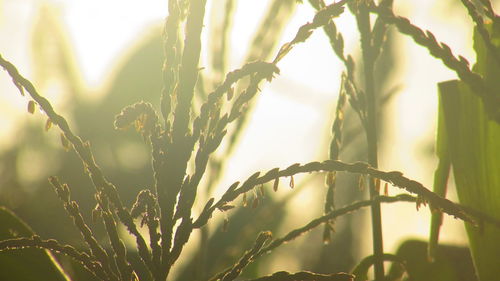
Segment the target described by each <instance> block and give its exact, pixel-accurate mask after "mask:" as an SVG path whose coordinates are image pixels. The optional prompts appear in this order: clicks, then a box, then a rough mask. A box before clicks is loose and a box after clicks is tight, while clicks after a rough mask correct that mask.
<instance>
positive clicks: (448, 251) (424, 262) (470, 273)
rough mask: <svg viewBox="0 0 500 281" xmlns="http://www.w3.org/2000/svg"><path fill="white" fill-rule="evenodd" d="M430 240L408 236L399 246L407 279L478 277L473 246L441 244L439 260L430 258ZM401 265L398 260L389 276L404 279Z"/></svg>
mask: <svg viewBox="0 0 500 281" xmlns="http://www.w3.org/2000/svg"><path fill="white" fill-rule="evenodd" d="M427 247H428V244H427V242H424V241H418V240H406V241H404V242H403V243H402V244H401V246H399V248H398V250H397V252H396V256H398V257H399V258H400V259H402V260H403V261H404V265H405V269H406V272H407V275H408V276H406V277H404V278H403V279H402V280H405V281H474V280H476V277H475V275H474V267H473V265H472V260H471V256H470V253H469V250H468V249H467V248H465V247H456V246H449V245H445V246H443V245H439V246H438V247H437V248H436V256H435V257H436V260H435V262H429V260H428V259H427ZM400 276H401V266H400V265H399V264H394V265H393V266H392V267H391V268H390V270H389V272H388V278H387V279H388V280H400V279H399V277H400ZM492 280H493V279H492Z"/></svg>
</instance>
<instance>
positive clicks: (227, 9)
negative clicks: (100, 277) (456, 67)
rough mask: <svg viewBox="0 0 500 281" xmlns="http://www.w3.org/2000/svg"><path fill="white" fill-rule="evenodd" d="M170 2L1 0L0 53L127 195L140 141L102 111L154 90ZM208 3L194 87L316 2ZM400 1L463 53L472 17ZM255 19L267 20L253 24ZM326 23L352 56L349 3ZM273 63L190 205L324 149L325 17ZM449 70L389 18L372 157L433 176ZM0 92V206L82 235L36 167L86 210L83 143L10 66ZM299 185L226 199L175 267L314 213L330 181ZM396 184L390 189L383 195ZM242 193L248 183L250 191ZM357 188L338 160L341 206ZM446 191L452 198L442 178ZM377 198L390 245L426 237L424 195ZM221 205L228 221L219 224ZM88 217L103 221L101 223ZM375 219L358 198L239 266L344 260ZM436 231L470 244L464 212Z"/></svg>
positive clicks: (194, 274) (334, 74) (342, 265)
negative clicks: (62, 131) (32, 95)
mask: <svg viewBox="0 0 500 281" xmlns="http://www.w3.org/2000/svg"><path fill="white" fill-rule="evenodd" d="M304 2H307V1H304ZM167 3H168V2H167V1H155V0H151V1H136V0H121V1H117V0H116V1H115V0H108V1H97V0H88V1H76V0H45V1H42V0H0V53H1V54H2V56H3V57H4V58H5V59H7V60H10V61H11V62H12V63H14V64H15V65H16V66H17V67H18V69H19V71H20V73H21V74H23V75H25V76H26V77H27V78H29V79H30V80H31V81H33V82H34V84H35V86H36V87H37V89H38V90H39V92H40V93H42V95H44V96H45V97H47V98H48V99H49V100H50V101H51V102H52V104H53V105H54V107H55V109H56V111H57V112H59V113H61V114H62V115H64V116H65V117H66V118H67V120H68V121H69V123H70V125H71V127H72V128H73V129H74V130H75V131H76V132H77V133H78V134H79V135H80V136H81V137H82V138H83V139H84V140H89V141H90V142H91V144H92V148H93V151H94V155H95V156H96V158H97V159H96V160H97V163H98V164H99V165H100V166H101V168H102V169H103V171H104V172H105V175H106V176H107V177H108V179H110V180H111V181H112V182H113V183H115V184H116V185H117V186H118V187H119V191H120V193H121V195H122V198H123V200H124V201H125V202H126V204H127V206H131V204H132V203H133V200H134V199H135V195H136V194H137V192H138V191H139V190H141V189H144V188H147V187H150V186H151V185H152V182H153V178H152V173H151V164H150V158H149V147H148V145H147V144H145V143H144V142H143V140H142V138H141V137H140V136H139V135H138V134H136V133H135V132H133V130H130V131H127V132H124V131H116V130H114V129H113V120H114V116H115V115H116V114H118V113H119V112H120V111H121V109H122V108H123V107H125V106H127V105H129V104H132V103H134V102H137V101H140V100H144V101H149V102H151V103H153V104H154V105H155V106H157V105H158V104H159V94H160V91H161V87H162V81H161V79H162V78H161V69H162V63H163V50H162V38H161V34H162V24H163V21H164V19H165V17H166V15H167V14H168V13H167ZM208 6H209V7H210V8H209V9H208V10H207V13H208V15H207V16H206V20H205V26H206V28H205V31H204V34H203V39H204V40H203V42H204V43H203V44H204V45H203V48H204V54H203V55H202V62H201V65H200V67H203V68H204V69H203V70H202V72H201V74H202V78H203V79H202V80H200V81H201V82H200V86H199V87H198V91H199V92H200V93H199V95H198V97H199V98H200V99H199V100H201V98H202V97H203V94H204V93H205V94H206V92H210V91H211V90H212V89H213V88H214V85H216V84H217V83H218V82H220V80H221V79H222V77H223V76H222V75H223V73H226V72H227V71H230V70H233V69H236V68H240V67H241V66H242V65H243V64H244V63H245V62H246V61H252V60H257V59H262V60H270V59H272V58H273V57H274V55H275V54H276V52H277V49H278V48H279V46H281V45H282V44H283V43H285V42H288V41H290V40H291V39H293V37H294V36H295V33H296V31H297V30H298V28H299V27H300V26H301V25H302V24H304V23H306V22H308V21H310V20H312V17H313V15H314V10H313V9H312V8H311V7H310V5H309V4H307V3H304V4H296V3H295V1H289V0H286V1H285V0H283V1H279V0H255V1H235V0H234V1H233V0H213V1H208ZM497 7H498V5H497ZM273 9H274V10H273ZM497 10H498V9H497ZM395 12H396V14H398V15H402V16H405V17H408V18H410V19H411V21H412V22H413V23H415V24H416V25H417V26H419V27H421V28H422V29H429V30H431V31H432V32H433V33H434V34H435V35H436V38H438V40H439V41H443V42H445V43H446V44H448V45H449V46H450V47H451V49H452V50H453V51H454V53H455V54H460V55H462V56H464V57H466V58H467V59H468V60H469V61H470V62H471V63H473V62H474V60H475V57H474V56H475V55H474V52H473V49H472V27H473V25H472V23H471V20H470V18H469V16H468V15H467V12H466V10H465V9H464V8H463V7H462V6H461V5H460V1H458V0H446V1H431V0H421V1H416V2H415V1H395ZM228 15H231V16H228ZM266 18H267V19H268V20H271V22H269V21H267V22H266V24H265V25H263V24H262V22H263V21H264V19H266ZM224 21H226V22H227V21H229V23H230V25H229V26H230V29H229V30H227V31H224V30H222V29H221V26H223V25H224ZM335 22H336V24H337V27H338V29H339V31H340V32H341V33H342V35H343V36H344V40H345V45H346V49H345V50H346V51H345V52H346V54H351V55H352V56H353V57H354V58H357V57H359V38H358V35H357V29H356V25H355V21H354V18H353V17H352V15H350V14H349V13H344V14H343V15H342V16H341V17H340V18H338V19H337V20H336V21H335ZM262 26H264V27H262ZM221 34H225V36H227V40H228V41H227V42H228V43H227V45H226V46H222V47H221V46H220V43H218V42H220V40H221V39H220V38H221V36H222V35H221ZM278 66H279V67H280V69H281V74H280V75H279V76H278V77H277V78H276V79H275V80H273V81H272V82H271V83H267V82H266V83H265V84H263V85H262V92H261V94H260V95H259V96H258V97H257V98H256V99H255V100H254V103H253V104H252V105H251V106H250V108H249V110H250V114H249V115H248V118H247V119H246V120H245V122H242V123H241V126H238V127H234V128H232V129H231V130H233V131H238V132H240V133H239V134H237V135H238V137H237V138H236V141H235V144H234V147H233V145H231V144H230V143H226V144H225V145H223V148H222V149H220V151H218V152H217V153H216V160H215V161H213V163H212V168H211V170H210V171H211V174H212V176H211V177H210V179H209V180H207V182H206V183H205V186H206V188H205V189H204V190H202V191H201V195H200V196H199V197H198V202H197V205H198V207H199V208H201V207H202V206H203V205H204V203H205V202H206V200H207V198H209V196H218V195H220V194H221V193H222V192H223V191H224V190H225V189H227V187H228V186H229V185H230V184H231V183H233V182H234V181H237V180H243V179H245V178H247V177H248V176H250V175H251V174H253V173H254V172H255V171H266V170H268V169H271V168H274V167H282V168H284V167H287V166H289V165H291V164H293V163H307V162H310V161H321V160H324V159H327V158H328V147H329V142H330V137H331V134H330V128H331V125H332V122H333V116H334V110H335V106H336V101H337V96H338V91H339V85H340V75H341V73H342V71H343V69H344V67H343V65H342V63H341V62H340V61H339V60H338V58H337V57H336V56H335V55H334V53H333V52H332V50H331V48H330V46H329V42H328V39H327V37H326V36H325V35H324V33H323V31H322V30H317V31H316V32H315V33H314V34H313V35H312V37H311V38H310V39H309V40H308V41H306V42H305V43H302V44H300V45H298V46H297V47H296V48H295V49H294V50H293V51H292V52H291V53H290V54H288V55H287V56H286V57H285V58H284V59H283V60H282V61H281V62H280V63H279V65H278ZM455 78H456V76H455V73H454V72H452V71H450V70H448V69H447V68H446V67H444V66H443V65H442V63H441V62H440V61H438V60H436V59H434V58H433V57H431V56H430V55H429V54H428V52H427V51H426V50H425V49H424V48H422V47H420V46H417V45H416V44H415V43H414V42H413V41H412V40H411V39H409V38H407V37H404V36H402V35H399V34H397V32H396V31H395V30H394V29H392V28H391V29H390V31H389V33H388V44H387V47H386V48H385V49H384V53H383V54H382V56H381V58H380V61H379V64H378V66H377V81H378V82H379V85H378V92H379V93H380V99H382V100H384V102H383V103H382V104H381V106H380V110H379V115H380V124H379V128H380V138H379V144H380V151H379V159H380V165H379V167H380V169H381V170H386V171H389V170H398V171H402V172H403V173H404V174H405V175H406V176H407V177H409V178H411V179H415V180H417V181H419V182H421V183H423V184H424V185H425V186H427V187H429V188H430V187H431V186H432V179H433V178H432V174H433V172H434V169H435V167H436V158H435V156H434V135H435V128H436V110H437V90H436V89H437V88H436V83H438V82H440V81H445V80H449V79H455ZM0 91H1V93H2V94H1V95H0V128H1V129H0V205H3V206H6V207H8V208H10V209H12V210H13V211H14V212H15V213H16V214H18V215H19V216H20V217H21V218H22V219H24V220H25V221H26V222H27V223H28V224H29V225H30V226H31V227H32V228H33V230H34V231H35V232H36V233H38V234H39V235H40V236H42V237H43V238H56V239H59V240H61V241H63V242H64V243H71V244H74V245H80V246H83V242H82V240H81V239H80V236H79V234H78V233H77V232H76V230H75V229H74V227H73V224H72V222H71V221H70V220H69V219H68V218H67V217H66V214H65V212H64V210H63V208H62V205H61V204H60V203H59V201H58V200H57V198H56V196H55V193H54V192H53V191H52V188H51V187H50V185H49V184H48V182H47V178H48V176H51V175H57V176H59V177H60V178H61V180H62V181H64V182H67V183H68V184H69V185H70V188H71V190H72V194H73V198H75V200H77V201H78V202H79V204H80V207H81V208H82V210H83V212H84V214H86V215H88V216H87V217H86V220H87V221H88V222H89V223H90V221H91V219H90V213H91V210H92V209H93V207H94V205H95V202H94V199H93V188H92V185H91V183H90V181H89V180H88V178H87V177H86V176H85V174H84V172H83V167H82V165H81V163H80V162H79V160H78V157H77V156H76V155H75V154H74V152H72V151H69V152H66V151H65V150H64V149H63V148H62V146H61V144H60V136H59V132H58V130H57V129H55V128H53V129H51V130H49V131H48V132H45V130H44V127H45V121H46V118H45V116H44V113H43V112H40V110H37V111H36V112H35V114H34V115H31V114H28V113H27V112H26V107H27V103H28V99H27V98H26V97H22V96H21V95H20V94H19V93H18V91H17V89H16V88H15V87H14V85H13V84H12V82H11V80H10V77H9V76H8V75H7V73H2V74H0ZM347 107H348V106H347ZM345 115H346V116H345V118H346V121H345V124H344V139H343V144H342V151H341V154H340V159H341V160H343V161H346V162H354V161H364V160H365V154H366V151H365V148H364V147H365V136H364V133H363V131H362V129H361V127H360V123H359V120H358V118H357V115H356V114H355V113H354V114H353V112H352V110H350V109H347V110H346V112H345ZM295 186H296V188H295V189H294V190H291V189H290V188H288V182H286V181H282V183H281V185H280V189H279V190H278V192H276V193H272V192H271V190H272V189H271V188H270V187H265V188H266V193H265V198H264V201H263V202H261V204H260V206H259V207H258V208H256V209H252V208H249V207H247V208H244V207H243V206H242V205H243V202H241V201H237V202H236V205H237V206H238V208H236V209H234V210H233V211H231V212H229V213H228V214H227V215H224V214H221V213H217V214H215V216H214V218H213V219H212V220H213V223H212V224H210V225H209V226H208V227H206V228H205V229H204V230H203V231H199V232H197V233H195V235H194V237H193V241H192V243H191V244H190V247H189V248H187V250H186V251H185V253H183V256H182V259H183V262H179V266H178V267H177V270H176V271H175V272H174V278H173V279H172V280H174V279H175V278H178V279H179V280H181V279H182V280H186V278H187V276H189V278H192V279H193V280H195V279H196V280H198V279H202V278H206V277H209V276H211V275H213V274H214V273H216V272H218V271H220V270H222V269H223V268H225V267H227V266H228V265H231V264H232V263H233V262H234V261H235V259H237V258H238V257H239V256H240V255H241V254H242V253H243V252H244V250H245V249H246V248H248V247H249V245H251V244H252V241H253V239H255V237H256V234H257V233H258V232H259V231H261V230H271V231H272V232H273V234H274V236H275V237H279V236H282V235H283V234H285V233H287V232H288V231H289V230H291V229H293V228H297V227H300V226H302V225H304V224H305V223H307V222H308V221H310V220H311V219H313V218H315V217H318V216H320V215H321V214H322V213H323V202H324V196H325V192H326V188H325V186H324V175H323V174H319V175H305V176H302V177H297V178H295ZM401 192H402V191H401V190H398V189H396V188H394V187H390V188H389V194H390V195H395V194H398V193H401ZM253 196H254V195H252V194H249V198H253ZM367 197H368V195H367V191H366V190H360V189H359V188H358V178H357V177H356V176H353V175H347V174H339V177H338V183H337V190H336V199H335V200H336V202H335V204H336V206H344V205H347V204H349V203H350V202H352V201H355V200H361V199H366V198H367ZM449 197H450V198H451V199H456V196H455V194H454V192H453V188H451V189H450V192H449ZM249 200H250V199H249ZM382 210H383V229H384V244H385V251H386V252H395V251H396V250H397V249H398V247H399V246H400V245H401V244H402V242H403V241H407V240H409V239H421V240H425V239H427V237H428V229H429V222H430V215H429V211H428V209H427V208H423V209H420V211H416V210H415V205H414V204H407V203H406V204H405V203H398V204H393V205H384V206H383V208H382ZM226 216H227V217H226ZM226 218H228V219H229V225H228V229H227V231H226V232H222V227H221V225H222V224H223V223H222V222H223V221H224V219H226ZM60 222H64V223H60ZM95 227H96V228H97V230H96V231H97V232H98V231H100V230H99V225H95ZM370 228H371V226H370V219H369V213H368V212H367V211H366V210H364V211H359V212H356V213H354V214H352V215H348V216H346V217H343V218H340V219H338V220H337V221H336V222H335V230H336V233H335V235H334V236H333V239H332V243H330V244H329V245H324V244H323V242H322V228H319V229H317V230H315V231H312V232H311V233H309V234H307V235H304V236H303V237H301V238H299V239H297V240H295V241H294V242H292V243H289V244H287V245H284V246H282V247H281V248H279V249H277V250H276V251H275V252H273V254H271V255H267V256H266V257H264V258H262V259H261V261H260V262H259V263H255V264H254V265H253V266H252V267H251V268H250V269H249V270H247V271H246V272H245V273H244V274H245V276H254V275H256V274H257V275H263V274H269V273H272V272H274V271H277V270H290V271H296V270H301V269H307V270H312V271H319V272H337V271H350V270H352V268H353V266H354V265H355V264H356V263H357V262H358V261H359V260H360V259H361V258H362V257H364V256H367V255H369V254H370V253H371V229H370ZM123 235H124V236H125V235H126V234H125V231H124V233H123ZM103 239H104V236H103ZM441 241H442V242H443V243H445V244H448V245H453V246H463V245H465V243H466V238H465V232H464V230H463V225H462V224H461V223H460V222H459V221H457V220H454V219H453V218H449V217H445V220H444V225H443V229H442V232H441ZM131 245H133V243H132V244H131ZM200 249H203V250H200ZM213 251H217V252H219V255H220V256H219V258H218V259H207V258H206V257H207V256H209V255H210V253H211V252H213ZM195 269H196V270H195ZM75 274H77V273H75Z"/></svg>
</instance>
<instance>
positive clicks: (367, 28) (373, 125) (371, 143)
mask: <svg viewBox="0 0 500 281" xmlns="http://www.w3.org/2000/svg"><path fill="white" fill-rule="evenodd" d="M356 19H357V22H358V27H359V31H360V35H361V49H362V53H363V66H364V79H365V94H366V102H367V104H366V116H367V120H366V127H365V130H366V141H367V144H368V163H369V164H370V165H371V166H372V167H374V168H377V166H378V156H377V151H378V149H377V116H376V110H375V108H376V99H375V95H376V93H375V91H376V89H375V79H374V67H375V56H374V52H373V51H374V48H373V46H372V36H373V33H372V31H371V23H370V14H369V10H368V6H367V5H366V4H363V5H361V6H360V7H359V10H358V13H356ZM369 191H370V199H373V198H375V197H376V196H378V195H379V192H378V190H376V186H375V180H374V179H373V178H370V180H369ZM371 215H372V236H373V254H374V256H375V262H374V269H375V280H376V281H381V280H383V279H384V261H383V259H382V256H383V254H384V244H383V236H382V216H381V212H380V202H378V201H375V200H374V201H373V202H372V205H371Z"/></svg>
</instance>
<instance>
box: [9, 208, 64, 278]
mask: <svg viewBox="0 0 500 281" xmlns="http://www.w3.org/2000/svg"><path fill="white" fill-rule="evenodd" d="M33 234H34V233H33V231H32V230H31V229H30V228H29V227H28V226H27V225H26V224H25V223H24V222H23V221H22V220H21V219H20V218H18V217H17V216H16V215H15V214H14V213H12V212H11V211H10V210H8V209H6V208H3V207H0V240H5V239H11V238H16V237H31V236H33ZM0 280H9V281H40V280H42V281H43V280H50V281H68V280H70V278H69V277H68V276H67V275H66V274H65V273H64V271H63V270H62V269H61V267H60V265H59V264H58V263H57V261H56V260H55V258H54V256H53V255H52V253H50V252H49V251H47V250H42V249H35V248H26V249H18V250H7V251H1V252H0Z"/></svg>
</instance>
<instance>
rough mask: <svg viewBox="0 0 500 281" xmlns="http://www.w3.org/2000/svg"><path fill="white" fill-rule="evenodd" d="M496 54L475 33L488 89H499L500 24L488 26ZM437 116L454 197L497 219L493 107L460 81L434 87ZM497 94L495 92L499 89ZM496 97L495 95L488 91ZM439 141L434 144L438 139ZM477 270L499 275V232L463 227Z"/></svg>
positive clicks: (499, 142)
mask: <svg viewBox="0 0 500 281" xmlns="http://www.w3.org/2000/svg"><path fill="white" fill-rule="evenodd" d="M487 29H488V32H489V33H490V38H491V43H492V45H493V46H494V48H495V50H491V49H488V48H487V47H486V46H487V45H486V44H485V43H484V41H483V38H482V37H481V36H479V35H478V32H475V35H474V49H475V51H476V54H477V63H476V65H475V66H474V71H476V72H477V73H479V74H480V75H481V76H483V77H484V79H485V82H486V84H487V85H488V87H489V88H491V89H500V79H499V77H500V65H498V64H497V63H496V61H495V60H494V59H493V56H494V54H493V53H492V51H494V52H496V53H500V22H499V21H498V20H495V21H494V23H493V24H489V25H488V26H487ZM438 88H439V94H440V97H439V98H440V105H439V106H440V108H439V111H440V112H441V113H440V114H443V117H444V118H443V119H444V122H443V123H444V128H445V131H446V147H447V148H448V152H449V156H450V160H451V165H452V167H453V172H454V177H455V183H456V188H457V194H458V197H459V200H460V202H461V203H462V204H464V205H466V206H469V207H472V208H474V209H477V210H479V211H482V212H484V213H486V214H488V215H490V216H492V217H494V218H497V219H500V124H498V123H496V122H494V121H491V120H489V118H488V116H487V113H486V112H487V111H488V110H487V109H488V108H491V107H492V106H495V105H494V104H488V102H486V104H485V103H484V102H483V101H488V100H495V98H491V97H490V98H488V99H481V98H479V97H478V96H481V95H484V94H485V93H473V92H471V90H470V89H469V87H467V86H466V85H465V83H463V82H461V81H456V80H454V81H446V82H442V83H439V84H438ZM499 92H500V91H499ZM493 94H496V95H498V94H499V93H498V92H497V93H493ZM438 141H439V140H438ZM466 229H467V234H468V237H469V246H470V249H471V253H472V257H473V260H474V265H475V267H476V272H477V274H478V276H479V279H480V280H498V276H500V267H499V266H498V265H500V255H499V253H500V240H499V239H498V237H500V229H498V228H496V227H494V226H492V225H489V224H484V225H481V226H480V227H475V226H472V225H468V224H467V225H466Z"/></svg>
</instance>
